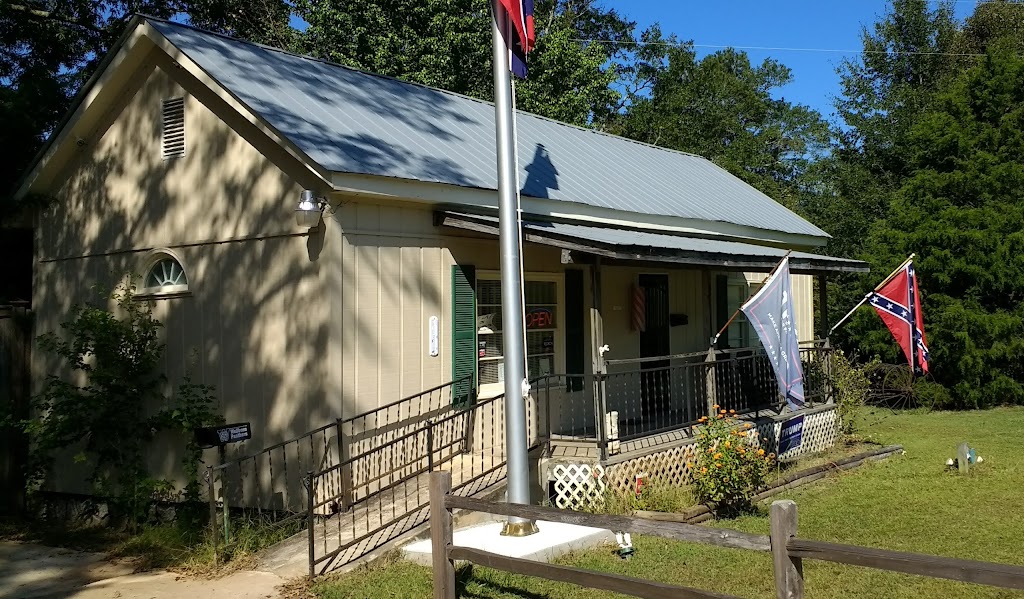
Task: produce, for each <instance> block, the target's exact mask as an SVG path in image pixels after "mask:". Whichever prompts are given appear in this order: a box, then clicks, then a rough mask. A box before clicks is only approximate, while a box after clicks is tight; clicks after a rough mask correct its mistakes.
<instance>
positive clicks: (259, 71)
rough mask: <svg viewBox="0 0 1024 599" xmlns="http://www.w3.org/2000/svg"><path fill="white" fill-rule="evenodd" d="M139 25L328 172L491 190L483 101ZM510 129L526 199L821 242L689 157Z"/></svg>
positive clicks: (739, 184) (574, 131)
mask: <svg viewBox="0 0 1024 599" xmlns="http://www.w3.org/2000/svg"><path fill="white" fill-rule="evenodd" d="M148 22H149V23H150V24H151V25H152V26H153V27H154V28H155V29H156V30H157V31H159V32H160V33H161V34H162V35H164V36H165V37H166V38H167V39H168V40H169V41H170V42H171V43H172V44H174V45H175V46H176V47H177V48H178V49H180V50H181V51H182V52H183V53H184V54H185V55H187V56H188V57H189V58H190V59H192V60H193V61H194V62H195V63H196V64H198V65H199V66H200V67H201V68H202V69H203V70H205V71H206V72H207V73H208V74H209V75H210V76H212V77H213V78H214V79H216V80H217V81H218V82H219V83H220V84H221V85H223V86H224V87H225V88H226V89H227V90H228V91H229V92H230V93H232V94H234V95H235V96H236V97H237V98H238V99H239V100H241V101H242V102H244V103H245V104H246V105H248V106H249V108H250V109H252V110H253V111H254V112H256V113H257V114H259V115H260V116H261V117H262V118H263V119H265V120H266V121H267V123H269V124H270V125H271V126H272V127H274V128H275V129H277V131H278V132H279V133H280V134H282V135H283V136H285V137H286V138H288V139H289V140H291V142H292V143H294V144H295V145H296V146H297V147H298V148H299V149H300V150H302V151H303V152H305V153H306V155H308V156H309V157H310V158H311V159H312V160H313V161H315V162H316V163H318V164H319V165H321V166H322V167H323V168H325V169H327V170H330V171H333V172H343V173H359V174H369V175H380V176H386V177H396V178H400V179H410V180H416V181H425V182H436V183H449V184H452V185H459V186H463V187H472V188H480V189H496V187H497V184H496V168H495V164H496V159H495V147H494V108H493V105H492V104H490V103H488V102H482V101H480V100H476V99H473V98H468V97H465V96H461V95H458V94H454V93H450V92H446V91H442V90H438V89H433V88H429V87H425V86H422V85H417V84H412V83H407V82H403V81H399V80H397V79H392V78H388V77H382V76H379V75H374V74H370V73H366V72H363V71H358V70H355V69H351V68H347V67H343V66H339V65H336V64H332V63H328V62H324V61H319V60H314V59H311V58H307V57H302V56H298V55H294V54H289V53H287V52H283V51H280V50H276V49H273V48H268V47H264V46H260V45H256V44H252V43H248V42H243V41H239V40H235V39H231V38H229V37H225V36H221V35H217V34H213V33H208V32H203V31H199V30H196V29H192V28H190V27H187V26H184V25H179V24H176V23H170V22H166V21H160V20H156V19H148ZM488 68H489V67H488ZM517 130H518V150H519V163H520V168H519V180H520V182H521V183H522V192H523V194H524V195H526V196H532V197H535V198H548V199H552V200H560V201H565V202H576V203H582V204H589V205H592V206H597V207H601V208H608V209H613V210H621V211H627V212H635V213H640V214H646V215H659V216H671V217H684V218H691V219H700V220H704V221H712V222H714V221H722V222H727V223H733V224H736V225H743V226H748V227H753V228H757V229H763V230H770V231H778V232H783V233H791V234H798V235H810V236H815V237H821V238H826V237H828V235H827V234H826V233H825V232H824V231H822V230H821V229H819V228H817V227H815V226H814V225H812V224H811V223H809V222H807V221H805V220H804V219H802V218H800V217H799V216H797V215H796V214H795V213H793V212H791V211H790V210H788V209H786V208H785V207H783V206H782V205H781V204H779V203H778V202H776V201H774V200H772V199H771V198H770V197H768V196H766V195H764V194H762V193H761V192H759V191H757V190H756V189H754V188H753V187H751V186H749V185H747V184H746V183H744V182H743V181H742V180H740V179H738V178H737V177H734V176H733V175H731V174H730V173H728V172H727V171H726V170H725V169H723V168H721V167H719V166H717V165H715V164H714V163H712V162H711V161H709V160H706V159H704V158H701V157H699V156H695V155H692V154H686V153H682V152H676V151H672V150H666V149H663V148H658V147H655V146H651V145H647V144H642V143H638V142H634V141H631V140H628V139H625V138H621V137H616V136H613V135H608V134H605V133H601V132H598V131H594V130H591V129H584V128H580V127H574V126H571V125H567V124H565V123H560V122H557V121H553V120H550V119H546V118H543V117H539V116H536V115H533V114H529V113H525V112H521V111H520V112H518V114H517Z"/></svg>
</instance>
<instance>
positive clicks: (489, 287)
mask: <svg viewBox="0 0 1024 599" xmlns="http://www.w3.org/2000/svg"><path fill="white" fill-rule="evenodd" d="M523 291H524V298H523V299H525V300H526V303H525V306H524V307H525V311H526V314H525V317H526V318H525V320H526V355H527V359H526V362H527V364H526V371H527V377H528V378H537V377H541V376H545V375H548V374H551V373H553V372H555V337H556V336H557V332H558V322H557V319H556V316H557V314H558V286H557V284H556V283H555V282H554V281H537V280H527V281H525V282H524V283H523ZM477 346H478V348H477V350H478V353H477V364H478V368H479V371H478V377H479V378H478V380H479V381H480V384H481V385H488V384H497V383H502V382H504V380H505V363H504V356H503V351H502V350H503V346H502V328H501V281H500V280H496V279H478V280H477Z"/></svg>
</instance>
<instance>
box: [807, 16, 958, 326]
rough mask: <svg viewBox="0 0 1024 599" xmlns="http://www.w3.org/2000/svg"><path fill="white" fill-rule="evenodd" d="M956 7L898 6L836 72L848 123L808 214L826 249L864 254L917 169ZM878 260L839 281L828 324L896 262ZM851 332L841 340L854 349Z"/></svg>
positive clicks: (951, 66) (945, 67) (822, 167)
mask: <svg viewBox="0 0 1024 599" xmlns="http://www.w3.org/2000/svg"><path fill="white" fill-rule="evenodd" d="M958 35H959V34H958V27H957V22H956V20H955V18H954V16H953V10H952V5H951V4H949V3H942V4H938V5H935V4H933V3H931V2H929V1H928V0H893V2H892V5H891V7H890V9H889V11H888V12H887V13H886V14H885V15H884V16H883V17H882V18H881V19H880V20H879V21H878V22H876V23H875V24H874V25H873V26H871V27H870V28H869V27H865V28H864V29H863V30H862V32H861V40H862V45H863V52H862V53H861V55H860V56H858V57H857V58H854V59H850V60H846V61H844V62H843V63H842V64H841V65H840V67H839V69H838V73H839V76H840V82H841V86H842V94H841V95H840V96H839V97H838V98H837V99H836V101H835V106H836V110H837V113H838V115H839V118H840V119H841V123H840V124H839V125H837V126H836V127H835V129H834V131H833V138H834V143H833V146H832V149H831V152H830V153H829V155H828V156H827V157H826V158H824V159H823V160H821V161H820V162H819V163H817V164H816V165H815V166H814V168H815V169H816V170H817V171H818V173H819V175H818V180H819V181H821V193H820V194H819V195H817V196H815V197H812V198H810V200H809V201H808V203H807V205H806V206H805V208H806V210H805V214H807V215H808V217H809V218H810V219H811V220H812V221H813V222H816V223H818V224H819V225H821V226H823V227H824V228H826V229H827V230H828V231H829V232H830V233H831V234H832V235H833V239H832V241H831V242H830V243H829V245H828V247H827V248H826V250H827V251H828V252H829V253H831V254H833V255H837V256H842V257H848V258H864V257H865V251H866V247H865V244H866V243H867V240H868V238H869V237H870V232H871V230H872V228H873V227H875V226H876V223H878V222H879V221H880V220H881V219H884V218H885V217H886V216H887V215H888V212H889V209H890V206H891V204H892V202H893V200H894V197H895V194H896V192H897V190H898V189H899V188H900V186H901V185H902V184H903V181H904V179H905V178H906V177H907V176H909V174H910V173H911V171H912V168H913V167H912V165H911V164H910V161H911V156H910V152H909V149H908V148H909V145H908V139H907V137H908V135H909V132H910V130H911V128H912V127H913V125H914V123H916V122H917V119H918V118H919V115H920V114H921V113H922V111H924V110H926V109H927V108H928V106H929V105H930V103H931V101H932V98H933V96H934V94H935V93H936V91H937V90H939V89H941V88H942V85H943V81H944V80H945V79H946V78H947V77H949V76H950V74H951V73H955V72H956V71H957V68H958V64H959V63H958V60H957V58H956V57H953V56H950V55H949V54H950V53H951V52H952V51H953V48H954V45H955V42H956V40H957V39H958V37H957V36H958ZM905 257H906V256H905V255H904V256H903V257H901V258H900V259H898V260H895V261H881V262H872V266H873V269H872V273H871V274H869V275H866V276H840V277H837V278H836V280H835V281H834V282H835V284H834V285H831V286H830V287H829V308H830V310H829V322H836V321H837V320H838V319H839V318H840V317H841V316H842V315H843V314H844V313H845V311H846V310H847V309H849V307H850V306H852V305H854V304H855V303H856V302H857V301H858V300H859V299H860V298H861V296H862V295H863V293H864V292H865V291H866V290H868V289H871V288H872V287H873V286H874V285H875V284H876V283H877V282H878V278H879V277H880V276H882V274H880V273H887V272H889V270H891V269H892V268H894V267H895V266H896V265H897V264H899V263H900V262H901V261H902V260H903V258H905ZM852 333H853V329H851V328H849V327H845V328H842V329H839V330H838V331H837V333H836V334H835V336H834V339H835V341H837V342H838V343H839V344H841V345H848V346H852V345H855V343H856V342H855V341H854V340H853V338H852V337H851V335H852Z"/></svg>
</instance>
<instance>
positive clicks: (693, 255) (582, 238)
mask: <svg viewBox="0 0 1024 599" xmlns="http://www.w3.org/2000/svg"><path fill="white" fill-rule="evenodd" d="M437 224H438V225H440V226H443V227H451V228H454V229H463V230H468V231H476V232H478V233H485V234H489V235H495V236H497V235H498V219H497V218H495V217H493V216H481V215H473V214H464V213H460V212H447V211H442V212H439V213H438V214H437ZM523 237H524V241H529V242H532V243H540V244H544V245H550V246H554V247H558V248H562V249H566V250H570V251H572V252H580V253H583V254H589V255H592V256H601V257H602V258H606V260H604V263H605V264H610V263H614V262H617V261H622V262H629V263H637V262H640V263H643V262H648V263H650V262H659V263H673V264H679V265H685V266H698V267H713V268H720V269H723V270H743V271H750V272H757V271H764V272H767V271H770V270H771V269H772V268H774V267H775V265H776V264H777V263H778V261H779V260H780V259H781V258H782V256H783V255H784V254H785V253H786V250H784V249H780V248H774V247H765V246H760V245H754V244H749V243H740V242H736V241H722V240H718V239H701V238H696V237H681V236H677V235H666V234H659V233H649V232H644V231H630V230H626V229H615V228H610V227H587V226H583V225H573V224H566V223H555V222H545V221H533V220H530V221H523ZM575 259H576V258H574V260H575ZM789 263H790V270H791V271H792V272H795V273H801V274H826V273H842V272H868V271H869V270H870V269H869V267H868V265H867V264H866V263H864V262H861V261H859V260H847V259H845V258H832V257H830V256H819V255H817V254H808V253H805V252H793V253H792V254H790V259H789Z"/></svg>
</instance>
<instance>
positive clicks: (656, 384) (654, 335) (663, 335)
mask: <svg viewBox="0 0 1024 599" xmlns="http://www.w3.org/2000/svg"><path fill="white" fill-rule="evenodd" d="M640 288H641V289H643V292H644V317H645V319H646V323H645V325H646V326H645V327H644V330H643V331H641V332H640V357H641V358H656V357H659V356H667V355H669V353H670V352H671V345H670V343H669V318H668V275H640ZM668 367H669V361H668V360H655V361H652V362H643V363H642V364H641V365H640V370H641V372H640V381H641V391H640V392H641V398H640V402H641V403H640V413H641V416H642V418H643V421H644V426H643V428H644V429H647V430H655V429H658V428H662V425H664V426H667V425H668V423H667V422H666V423H659V418H660V417H661V416H662V415H663V414H664V412H665V411H666V410H667V409H668V407H669V398H670V397H671V390H670V389H669V378H670V377H669V371H668Z"/></svg>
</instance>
